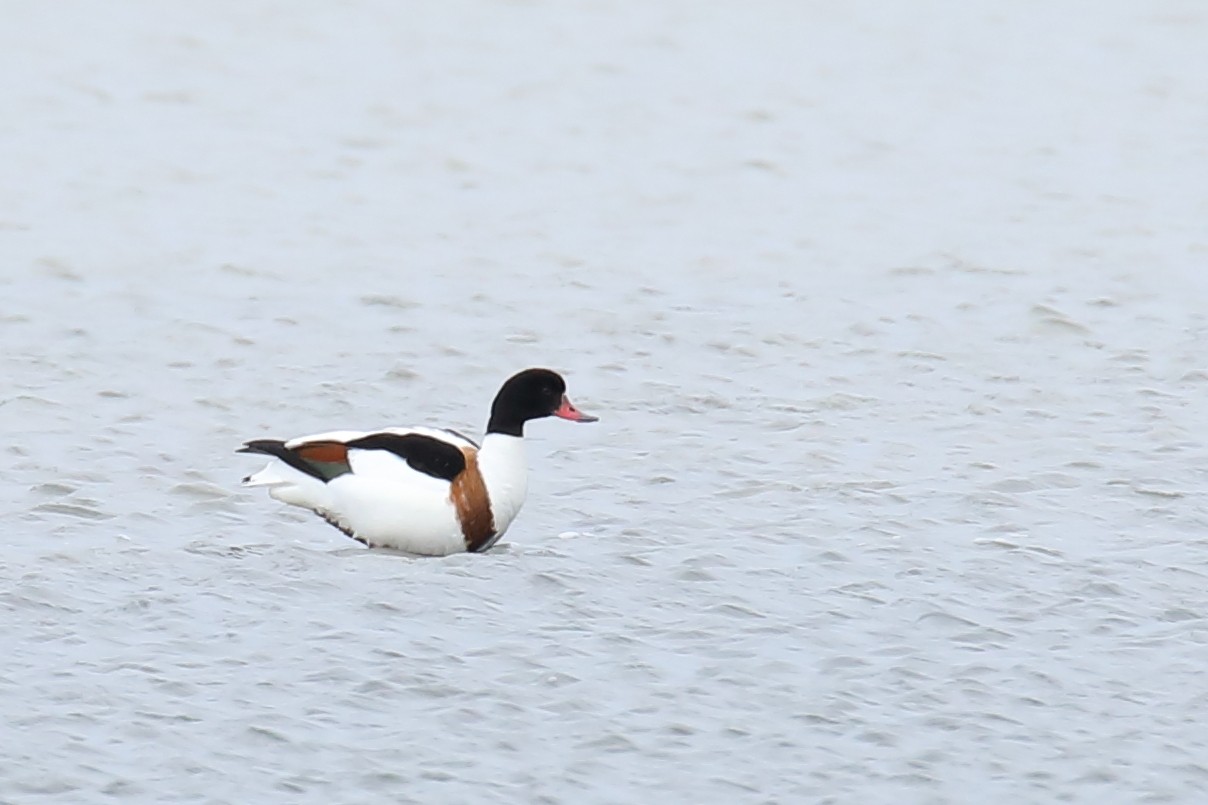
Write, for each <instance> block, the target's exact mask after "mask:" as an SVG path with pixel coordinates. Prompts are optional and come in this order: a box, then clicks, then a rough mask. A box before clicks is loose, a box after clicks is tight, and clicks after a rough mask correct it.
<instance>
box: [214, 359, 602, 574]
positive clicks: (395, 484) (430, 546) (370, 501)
mask: <svg viewBox="0 0 1208 805" xmlns="http://www.w3.org/2000/svg"><path fill="white" fill-rule="evenodd" d="M550 416H553V417H559V418H561V419H566V420H570V421H571V422H596V421H598V417H594V416H589V415H588V414H585V413H583V412H582V411H580V410H579V409H578V408H576V407H575V406H574V405H573V404H572V403H571V401H570V398H569V397H567V395H566V381H565V380H563V378H562V376H561V375H559V374H558V373H557V372H555V371H553V370H551V369H540V368H533V369H525V370H524V371H522V372H519V373H517V374H515V375H513V376H512V377H510V378H508V379H507V380H506V381H505V382H504V383H503V385H502V386H500V388H499V392H498V393H497V394H496V395H495V399H494V401H493V402H492V403H491V414H490V419H489V420H488V421H487V429H486V433H485V435H484V436H483V439H482V445H481V446H479V445H478V444H477V443H475V442H474V441H473V440H471V439H470V438H468V437H466V436H464V435H462V434H460V433H458V432H457V431H455V430H450V429H447V428H434V427H423V426H420V427H404V428H394V427H391V428H384V429H382V430H375V431H353V430H338V431H330V432H327V433H318V434H315V435H313V436H300V437H297V438H294V439H289V440H288V441H280V440H277V439H253V440H251V441H247V442H245V443H244V444H243V446H242V447H240V448H239V449H238V450H237V451H236V452H238V453H254V454H261V455H266V456H270V457H271V458H272V459H273V460H272V461H270V462H269V463H268V465H267V466H266V467H265V468H264V469H262V470H260V471H259V472H256V473H253V474H251V475H249V476H247V477H246V478H244V479H243V485H244V486H247V487H267V489H268V494H269V496H270V497H272V498H274V499H276V500H278V501H281V502H282V503H286V504H289V505H291V506H299V507H301V508H304V509H309V510H310V511H312V512H314V513H315V514H317V515H319V516H320V517H321V518H323V519H324V520H326V521H327V522H328V523H330V524H331V525H333V526H335V527H336V528H338V529H339V530H340V531H342V532H343V533H344V534H346V535H347V536H349V537H352V538H353V539H355V540H357V541H358V542H361V543H363V544H364V545H366V546H368V547H370V548H392V549H394V550H399V551H404V552H406V553H411V554H421V555H428V556H447V555H449V554H454V553H461V552H468V553H481V552H483V551H486V550H487V549H489V548H490V547H491V546H493V545H494V544H495V543H496V542H498V540H499V538H500V537H502V536H503V535H504V533H505V532H506V531H507V529H508V526H510V525H511V524H512V521H513V520H515V519H516V515H517V514H519V513H520V508H521V507H522V506H523V505H524V500H525V497H526V496H527V494H528V465H527V461H526V459H525V449H524V426H525V424H526V423H528V422H530V421H532V420H534V419H542V418H545V417H550Z"/></svg>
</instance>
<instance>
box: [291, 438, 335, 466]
mask: <svg viewBox="0 0 1208 805" xmlns="http://www.w3.org/2000/svg"><path fill="white" fill-rule="evenodd" d="M294 452H295V453H297V454H298V456H300V457H301V458H303V459H305V460H307V461H321V462H323V463H325V464H347V463H348V445H346V444H341V443H340V442H310V443H309V444H300V445H298V446H297V447H295V448H294Z"/></svg>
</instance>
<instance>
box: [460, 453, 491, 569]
mask: <svg viewBox="0 0 1208 805" xmlns="http://www.w3.org/2000/svg"><path fill="white" fill-rule="evenodd" d="M461 452H462V454H463V455H465V457H466V468H465V469H464V470H462V472H461V473H460V474H458V476H457V477H456V478H454V479H453V483H452V485H451V486H450V488H449V498H450V499H451V500H452V501H453V507H454V508H455V509H457V521H458V522H459V523H461V533H462V535H463V536H464V537H465V539H466V550H467V551H469V552H470V553H473V552H474V551H478V550H481V549H482V547H483V546H484V545H486V544H487V543H488V542H490V540H491V537H493V536H495V516H494V515H493V514H491V498H490V496H489V495H488V494H487V486H486V484H485V483H484V482H483V480H482V473H480V472H479V471H478V451H477V450H475V449H474V448H472V447H463V448H462V450H461Z"/></svg>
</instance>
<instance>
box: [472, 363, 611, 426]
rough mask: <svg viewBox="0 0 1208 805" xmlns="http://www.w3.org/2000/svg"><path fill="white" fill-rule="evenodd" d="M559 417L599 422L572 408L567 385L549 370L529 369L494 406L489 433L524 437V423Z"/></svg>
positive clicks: (506, 385) (515, 377)
mask: <svg viewBox="0 0 1208 805" xmlns="http://www.w3.org/2000/svg"><path fill="white" fill-rule="evenodd" d="M547 416H557V417H562V418H563V419H569V420H571V421H573V422H595V421H596V417H594V416H588V415H587V414H584V413H582V412H580V411H579V410H578V409H577V408H575V407H574V406H573V405H571V402H570V400H569V399H567V397H566V381H565V380H563V379H562V376H561V375H559V374H558V373H557V372H552V371H550V370H549V369H525V370H524V371H523V372H520V373H519V374H516V375H513V376H512V377H510V378H508V380H507V382H506V383H504V384H503V386H502V387H501V388H500V389H499V393H498V394H496V395H495V402H494V403H492V404H491V421H490V422H488V423H487V433H506V434H507V435H509V436H523V435H524V423H525V422H528V421H529V420H530V419H540V418H542V417H547Z"/></svg>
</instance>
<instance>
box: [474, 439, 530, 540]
mask: <svg viewBox="0 0 1208 805" xmlns="http://www.w3.org/2000/svg"><path fill="white" fill-rule="evenodd" d="M478 471H479V472H481V473H482V480H483V483H485V484H486V487H487V495H488V496H490V498H491V513H492V514H493V515H494V516H495V530H496V531H497V532H498V533H499V534H503V532H504V531H505V530H506V529H507V527H508V526H509V525H511V524H512V520H514V519H515V518H516V514H517V513H518V512H519V511H520V507H521V506H523V505H524V498H525V496H526V495H527V494H528V462H527V461H525V457H524V439H523V438H522V437H520V436H507V435H505V434H502V433H488V434H487V435H486V436H485V437H484V438H483V440H482V449H481V450H479V451H478Z"/></svg>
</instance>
